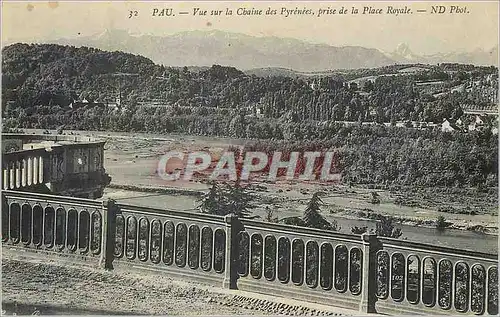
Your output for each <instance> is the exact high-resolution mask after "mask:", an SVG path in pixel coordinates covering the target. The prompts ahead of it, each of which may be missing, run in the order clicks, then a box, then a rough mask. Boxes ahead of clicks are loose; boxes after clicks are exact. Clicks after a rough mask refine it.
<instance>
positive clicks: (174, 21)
mask: <svg viewBox="0 0 500 317" xmlns="http://www.w3.org/2000/svg"><path fill="white" fill-rule="evenodd" d="M439 5H443V6H445V7H446V10H447V13H445V14H431V13H430V11H431V6H439ZM451 5H459V6H460V7H462V8H463V7H466V9H465V10H464V11H465V12H468V13H455V14H451V13H449V10H450V8H451ZM498 5H499V4H498V1H491V2H477V1H474V2H473V1H469V2H460V1H453V2H441V3H440V2H405V1H393V2H382V1H373V2H370V3H368V2H355V1H350V2H340V1H335V2H333V1H332V2H310V1H308V2H305V1H294V2H291V1H289V2H284V1H279V2H266V1H258V2H257V1H253V2H251V1H247V2H244V3H241V2H222V1H196V2H195V1H184V2H180V1H177V2H145V1H144V2H136V1H113V2H111V1H101V2H97V1H92V2H84V1H58V2H57V1H3V2H2V22H1V26H2V28H1V29H2V43H6V42H7V43H12V42H18V41H19V42H21V41H22V42H43V41H44V40H55V39H58V38H73V37H79V36H90V35H95V34H99V33H102V32H103V31H105V30H106V29H120V30H127V31H128V32H129V33H131V34H134V35H139V34H150V35H171V34H175V33H178V32H184V31H193V30H207V31H209V30H221V31H228V32H235V33H244V34H248V35H252V36H259V37H260V36H277V37H287V38H296V39H300V40H304V41H307V42H311V43H325V44H329V45H333V46H348V45H356V46H364V47H369V48H376V49H379V50H383V51H389V52H390V51H393V50H394V49H395V48H396V47H397V45H398V44H400V43H406V44H408V45H409V46H410V48H411V50H412V51H413V52H415V53H417V54H434V53H438V52H456V51H473V50H476V49H484V50H489V49H491V48H493V47H495V46H497V45H498ZM388 6H392V7H394V8H400V9H404V8H405V6H406V7H407V8H410V9H411V10H412V11H413V13H412V14H406V15H398V16H396V15H391V14H387V7H388ZM304 7H306V8H309V9H311V10H312V12H313V13H314V15H313V16H307V15H306V16H304V15H301V16H299V15H297V16H290V17H285V16H284V15H280V14H279V13H280V12H281V10H282V8H287V9H295V8H298V9H303V8H304ZM329 7H330V8H331V9H336V10H337V13H336V14H330V15H323V16H322V17H317V16H316V15H317V12H318V9H320V8H321V9H328V8H329ZM342 7H344V8H345V9H347V11H348V12H349V13H348V14H344V15H339V14H338V11H339V10H340V8H342ZM352 7H356V8H358V9H359V14H357V15H353V14H352V13H351V10H352ZM364 7H372V8H373V9H382V12H383V14H362V11H363V8H364ZM195 8H200V11H203V10H207V11H208V12H207V14H208V15H196V16H194V15H193V12H194V9H195ZM227 8H228V9H231V10H232V11H233V15H231V16H226V15H222V16H211V15H210V13H211V10H222V11H223V13H224V14H225V12H226V9H227ZM241 8H245V9H247V10H249V9H252V8H253V9H255V10H259V9H262V10H263V13H265V11H266V10H267V9H268V8H271V9H276V10H277V12H278V14H277V15H274V16H269V15H261V16H258V15H250V16H248V15H246V16H243V15H237V14H236V12H237V10H238V9H240V11H241V10H242V9H241ZM155 9H157V10H158V11H157V12H161V10H162V9H172V10H173V12H174V13H175V14H176V15H175V16H170V17H166V16H163V17H159V16H153V12H154V10H155ZM416 10H426V11H427V12H426V13H423V12H422V13H418V12H416ZM130 11H132V12H133V13H132V15H133V17H132V18H129V16H130ZM182 11H185V12H188V13H189V14H186V15H181V14H180V12H182ZM135 12H137V16H136V15H135Z"/></svg>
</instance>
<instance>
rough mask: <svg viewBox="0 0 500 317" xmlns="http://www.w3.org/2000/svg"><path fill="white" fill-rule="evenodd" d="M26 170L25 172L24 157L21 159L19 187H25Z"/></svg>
mask: <svg viewBox="0 0 500 317" xmlns="http://www.w3.org/2000/svg"><path fill="white" fill-rule="evenodd" d="M26 172H27V169H26V159H22V160H21V187H25V186H26V185H27V180H26V176H27V174H26Z"/></svg>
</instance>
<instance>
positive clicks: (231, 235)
mask: <svg viewBox="0 0 500 317" xmlns="http://www.w3.org/2000/svg"><path fill="white" fill-rule="evenodd" d="M224 222H225V224H226V228H225V229H226V257H225V263H224V265H225V266H224V267H225V269H224V281H223V283H222V287H223V288H228V289H238V285H237V280H238V269H237V264H238V244H237V240H236V238H237V236H238V232H239V227H240V226H239V220H238V217H237V216H236V215H234V214H229V215H226V216H225V217H224ZM214 242H215V241H214Z"/></svg>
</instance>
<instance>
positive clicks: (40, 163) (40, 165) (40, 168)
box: [38, 156, 45, 184]
mask: <svg viewBox="0 0 500 317" xmlns="http://www.w3.org/2000/svg"><path fill="white" fill-rule="evenodd" d="M43 183H45V182H44V181H43V157H42V156H40V157H39V158H38V184H43Z"/></svg>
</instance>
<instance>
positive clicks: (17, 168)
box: [14, 160, 21, 188]
mask: <svg viewBox="0 0 500 317" xmlns="http://www.w3.org/2000/svg"><path fill="white" fill-rule="evenodd" d="M14 168H15V174H16V183H15V186H16V188H19V187H21V161H19V160H17V161H15V162H14Z"/></svg>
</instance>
